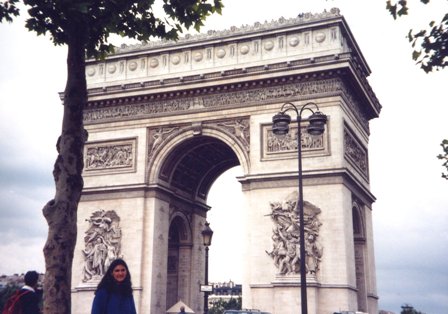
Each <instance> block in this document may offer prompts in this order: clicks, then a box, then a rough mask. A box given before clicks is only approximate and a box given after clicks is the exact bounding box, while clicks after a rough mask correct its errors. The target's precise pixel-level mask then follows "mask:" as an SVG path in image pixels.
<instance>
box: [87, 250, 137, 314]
mask: <svg viewBox="0 0 448 314" xmlns="http://www.w3.org/2000/svg"><path fill="white" fill-rule="evenodd" d="M92 314H137V311H136V310H135V303H134V297H133V296H132V283H131V274H130V273H129V269H128V265H127V264H126V262H125V261H124V260H122V259H120V258H119V259H116V260H114V261H113V262H112V263H111V264H110V266H109V268H108V269H107V271H106V274H105V275H104V277H103V279H101V281H100V283H99V284H98V287H97V289H96V291H95V298H94V299H93V304H92Z"/></svg>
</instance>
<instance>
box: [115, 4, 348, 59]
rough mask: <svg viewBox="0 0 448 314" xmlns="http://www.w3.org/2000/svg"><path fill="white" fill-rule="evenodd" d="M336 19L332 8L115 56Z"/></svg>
mask: <svg viewBox="0 0 448 314" xmlns="http://www.w3.org/2000/svg"><path fill="white" fill-rule="evenodd" d="M335 17H341V14H340V10H339V9H338V8H332V9H331V10H330V11H327V10H324V11H323V12H322V13H310V12H307V13H301V14H299V15H298V16H297V17H294V18H289V19H286V18H284V17H280V18H279V19H278V20H272V21H270V22H268V21H265V22H264V23H260V22H256V23H254V24H253V25H241V26H240V27H236V26H232V27H230V28H229V29H225V30H218V31H217V30H209V31H208V32H207V33H204V34H194V35H190V34H187V35H185V36H184V37H181V38H179V39H178V40H177V41H169V40H160V41H150V42H144V43H141V44H135V45H126V44H123V45H121V46H120V47H117V48H116V49H115V55H120V54H124V53H129V52H136V51H146V50H151V49H154V48H167V47H172V46H179V45H181V44H184V43H196V42H202V41H206V40H213V39H217V38H220V39H221V38H227V37H233V36H239V35H247V34H253V33H257V32H265V31H269V30H278V29H282V28H287V27H290V26H297V25H306V24H309V23H310V22H316V21H324V20H328V19H331V18H335Z"/></svg>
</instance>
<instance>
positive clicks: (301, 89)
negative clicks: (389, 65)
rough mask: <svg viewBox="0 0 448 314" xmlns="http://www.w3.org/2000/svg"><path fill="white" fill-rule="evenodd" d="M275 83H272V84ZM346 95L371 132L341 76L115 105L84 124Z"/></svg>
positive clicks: (89, 112)
mask: <svg viewBox="0 0 448 314" xmlns="http://www.w3.org/2000/svg"><path fill="white" fill-rule="evenodd" d="M271 83H272V82H269V84H271ZM334 94H343V95H344V96H345V98H346V99H347V104H348V105H349V106H350V109H351V110H352V111H353V112H354V114H355V115H356V117H357V118H358V119H359V121H360V123H361V125H362V126H363V127H364V128H365V129H366V130H368V119H367V117H366V115H365V114H364V113H363V112H362V111H361V109H360V108H359V103H358V102H357V101H356V99H355V98H354V97H352V96H350V95H351V91H349V90H348V87H347V86H346V85H345V84H344V82H343V80H341V79H340V78H338V77H334V78H328V79H322V80H311V81H297V82H293V83H286V84H279V85H276V86H275V85H274V86H272V85H270V86H269V87H258V88H252V89H242V88H239V89H236V90H235V91H229V90H227V88H223V89H222V91H221V92H216V93H214V94H212V95H204V96H179V97H177V98H175V99H174V98H173V99H167V100H153V101H152V100H149V101H147V102H140V103H130V104H122V105H113V106H108V107H101V108H86V109H85V110H84V122H85V123H86V124H88V123H95V122H105V121H114V120H123V119H134V118H137V117H145V116H147V117H150V116H154V115H163V114H171V113H173V112H182V111H188V110H201V109H202V110H212V109H215V108H218V107H223V106H226V107H238V106H241V105H251V104H253V105H256V104H259V103H261V102H271V101H278V100H282V99H288V98H291V97H303V96H309V95H334Z"/></svg>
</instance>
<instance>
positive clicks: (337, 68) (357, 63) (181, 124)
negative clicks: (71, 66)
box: [72, 9, 381, 314]
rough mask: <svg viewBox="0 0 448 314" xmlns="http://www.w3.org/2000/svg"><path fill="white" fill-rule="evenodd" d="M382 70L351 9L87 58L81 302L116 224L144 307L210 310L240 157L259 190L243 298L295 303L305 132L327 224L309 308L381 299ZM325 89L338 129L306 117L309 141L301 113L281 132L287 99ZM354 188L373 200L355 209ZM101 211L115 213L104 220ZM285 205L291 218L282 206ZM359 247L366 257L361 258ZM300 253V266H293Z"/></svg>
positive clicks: (248, 181)
mask: <svg viewBox="0 0 448 314" xmlns="http://www.w3.org/2000/svg"><path fill="white" fill-rule="evenodd" d="M369 74H370V69H369V67H368V66H367V63H366V61H365V60H364V58H363V56H362V54H361V52H360V51H359V48H358V46H357V44H356V42H355V40H354V39H353V36H352V34H351V32H350V30H349V28H348V26H347V23H346V21H345V20H344V18H343V17H342V16H341V15H340V14H339V11H338V10H337V9H333V10H331V11H325V12H323V13H320V14H304V15H300V16H298V17H296V18H291V19H280V20H279V21H275V22H272V23H270V22H266V23H264V24H263V23H257V24H255V25H253V26H244V27H242V28H232V29H231V30H227V31H224V32H211V33H209V34H203V35H201V36H199V37H189V38H185V39H182V40H180V41H179V42H177V43H172V42H166V43H165V42H161V43H153V44H148V45H141V46H138V45H137V46H134V47H124V48H119V49H118V50H117V53H116V54H115V55H113V56H110V57H109V58H107V59H106V60H102V61H95V60H91V61H88V64H87V70H86V75H87V79H88V86H89V88H88V95H89V101H88V104H87V105H86V107H85V109H84V124H85V127H86V129H87V131H88V133H89V140H88V142H87V143H86V146H85V152H84V158H85V169H84V173H83V175H84V182H85V185H84V191H83V195H82V199H81V202H80V204H79V208H78V239H77V247H76V249H75V257H74V269H73V278H72V282H73V305H74V309H75V310H74V314H84V313H87V312H88V311H89V305H90V304H89V303H90V301H91V299H92V298H93V291H94V289H95V286H96V284H97V279H98V278H100V276H101V274H97V273H96V272H100V271H99V270H98V271H97V270H96V269H93V270H92V269H91V268H92V267H91V260H90V255H89V254H88V252H90V249H91V248H92V247H94V246H95V244H94V243H92V242H91V241H92V239H93V238H95V237H94V236H92V234H93V233H91V231H92V230H94V232H96V233H95V234H97V233H99V234H101V236H102V237H103V238H104V239H107V242H102V243H104V244H105V245H106V246H107V249H108V253H110V256H109V257H108V260H109V259H111V258H114V257H117V256H120V257H123V258H125V259H126V260H127V261H128V264H129V267H130V271H131V273H132V276H133V277H132V278H133V287H134V297H135V299H136V303H137V307H138V311H139V312H149V313H151V314H164V313H165V311H166V309H167V308H168V307H169V306H171V305H172V304H169V303H172V302H174V301H175V300H176V299H181V298H182V299H183V301H184V302H185V303H186V304H187V305H188V306H189V307H190V308H192V309H193V310H194V311H195V312H202V311H203V294H202V293H201V292H200V291H199V286H200V284H201V282H203V279H204V249H203V245H202V239H201V230H202V228H203V227H204V223H205V221H206V218H207V212H208V211H209V210H210V206H209V205H208V204H207V195H208V192H209V190H210V187H211V185H212V183H213V182H214V181H215V180H216V178H218V176H219V175H220V174H222V173H223V172H224V171H226V170H227V169H229V168H231V167H233V166H235V165H238V164H240V165H241V167H242V169H243V171H242V172H243V175H242V176H241V177H239V178H238V180H239V182H240V183H241V186H242V191H243V195H244V198H245V204H246V208H244V216H243V218H242V220H243V221H244V222H245V227H244V234H243V236H242V238H241V240H240V243H241V244H242V245H243V246H244V252H245V260H244V266H243V268H244V274H243V282H242V287H243V288H242V290H243V307H245V308H259V309H261V310H263V311H267V312H271V313H273V314H280V313H281V314H290V313H295V312H296V309H297V308H299V306H300V303H301V300H300V293H299V290H300V288H301V287H300V283H299V280H298V274H297V267H295V265H296V261H297V259H298V258H299V256H297V253H296V251H297V250H296V248H297V244H296V242H297V235H296V232H295V231H296V230H295V227H296V226H295V225H294V224H295V218H294V215H293V212H291V210H290V207H291V206H288V205H287V204H292V203H294V202H295V199H294V197H292V198H291V195H293V194H292V193H293V192H294V191H297V178H298V175H297V143H298V142H299V143H300V144H301V146H302V152H303V155H302V157H303V158H302V160H303V169H304V171H303V183H304V186H303V187H304V189H303V193H304V200H305V202H307V203H306V204H310V206H312V207H310V206H308V207H310V208H312V209H315V210H312V211H311V214H312V215H310V219H309V223H310V225H309V226H305V228H308V229H309V230H308V232H309V234H311V235H312V236H311V237H309V238H308V239H309V240H310V241H311V242H310V243H308V245H309V248H308V252H314V253H309V254H308V255H307V256H305V257H306V258H307V260H308V261H309V263H308V265H311V266H313V265H314V266H313V267H309V271H308V275H309V276H308V278H307V289H308V296H309V300H308V304H309V313H310V314H325V313H332V312H335V311H339V310H344V311H345V310H347V311H358V310H363V311H367V312H369V313H375V312H377V303H378V302H377V298H378V297H377V295H376V283H375V278H374V277H375V263H374V254H373V232H372V227H371V224H372V204H373V202H374V201H375V197H374V196H373V195H372V194H371V192H370V186H369V184H370V182H369V169H368V142H369V136H370V131H369V120H371V119H373V118H376V117H378V115H379V112H380V110H381V105H380V104H379V101H378V99H377V98H376V96H375V94H374V93H373V91H372V89H371V87H370V85H369V83H368V81H367V80H366V77H367V76H368V75H369ZM310 101H311V102H315V103H317V104H318V105H319V107H320V110H321V111H322V112H323V113H325V114H326V115H327V116H328V124H327V126H326V131H325V133H324V135H321V136H319V137H318V138H311V137H310V136H307V135H306V132H302V135H303V137H302V138H301V139H299V140H300V141H298V139H297V134H298V130H297V126H294V124H293V125H291V130H290V133H289V134H288V136H286V137H285V138H283V139H278V138H276V137H275V136H274V135H273V133H272V123H271V121H272V120H271V119H272V116H273V115H274V114H276V113H277V112H278V110H279V109H280V107H281V105H282V104H284V103H285V102H291V103H294V104H295V105H296V106H297V107H299V108H300V107H301V106H303V105H304V104H306V103H308V102H310ZM294 118H295V117H293V119H294ZM306 123H307V121H306V118H304V119H303V124H302V125H303V126H304V127H305V126H306ZM355 198H356V200H359V204H362V206H361V205H360V206H359V209H360V210H359V211H358V210H356V211H353V210H350V209H352V207H351V204H352V203H353V199H355ZM285 204H286V206H285ZM358 212H359V215H358ZM95 213H108V215H109V216H110V217H109V216H108V218H109V219H106V220H104V221H105V223H103V224H101V225H98V226H96V221H95V219H94V218H95V217H96V216H95ZM357 215H358V216H357ZM280 216H288V217H289V218H288V219H286V220H280V219H271V217H276V218H278V217H280ZM311 218H312V219H311ZM359 218H362V219H359ZM360 221H362V222H363V225H362V226H363V227H364V228H365V229H363V230H364V233H363V236H362V238H360V237H358V227H360V226H361V225H360V224H359V222H360ZM94 225H95V226H94ZM287 225H288V226H289V227H287ZM273 230H274V231H273ZM285 231H286V232H285ZM273 232H274V234H273ZM274 236H275V237H274ZM316 241H318V243H316ZM362 241H364V244H362V247H361V246H358V244H361V242H362ZM276 244H278V245H279V246H281V245H285V246H288V245H289V247H290V249H289V254H290V255H291V256H288V258H286V253H285V252H284V251H285V250H279V251H275V250H274V249H273V245H276ZM98 245H99V244H98ZM354 248H355V249H354ZM358 248H359V249H358ZM280 251H281V252H280ZM359 252H361V253H362V260H363V263H364V264H361V263H359V262H356V260H357V259H358V256H359V254H358V253H359ZM280 258H282V259H283V258H286V259H285V260H283V263H278V260H279V259H280ZM287 260H290V264H289V267H286V268H284V267H283V266H280V265H285V263H287ZM104 262H105V261H104ZM104 265H105V264H104ZM286 266H288V265H287V264H286ZM360 266H362V267H360ZM358 267H360V269H361V268H362V272H357V268H358ZM86 268H87V271H88V272H86V271H85V270H86ZM278 268H280V271H279V269H278ZM285 269H286V270H285ZM89 272H90V273H91V274H89V275H87V276H85V273H89ZM94 272H95V273H94ZM358 277H359V278H358ZM358 279H359V280H358ZM361 290H363V291H362V292H360V291H361Z"/></svg>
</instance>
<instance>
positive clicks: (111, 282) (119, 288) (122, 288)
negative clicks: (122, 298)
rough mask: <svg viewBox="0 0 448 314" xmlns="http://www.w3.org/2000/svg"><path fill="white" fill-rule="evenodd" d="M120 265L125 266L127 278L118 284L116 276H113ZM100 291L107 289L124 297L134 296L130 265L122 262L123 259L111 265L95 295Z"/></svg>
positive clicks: (118, 259)
mask: <svg viewBox="0 0 448 314" xmlns="http://www.w3.org/2000/svg"><path fill="white" fill-rule="evenodd" d="M118 265H123V266H124V268H126V277H125V278H124V281H123V282H121V283H118V282H117V281H116V280H115V278H114V276H113V275H112V273H113V271H114V268H115V267H117V266H118ZM100 289H106V290H107V292H118V293H121V294H124V295H131V294H132V282H131V273H130V272H129V268H128V265H127V264H126V262H125V261H124V260H122V259H121V258H117V259H116V260H114V261H113V262H112V263H111V264H110V266H109V268H108V269H107V271H106V273H105V274H104V276H103V278H102V279H101V281H100V283H99V284H98V287H97V288H96V291H95V294H96V292H97V291H98V290H100Z"/></svg>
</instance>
